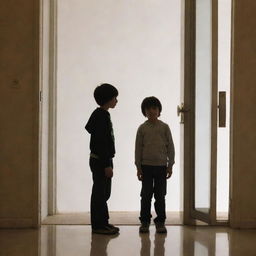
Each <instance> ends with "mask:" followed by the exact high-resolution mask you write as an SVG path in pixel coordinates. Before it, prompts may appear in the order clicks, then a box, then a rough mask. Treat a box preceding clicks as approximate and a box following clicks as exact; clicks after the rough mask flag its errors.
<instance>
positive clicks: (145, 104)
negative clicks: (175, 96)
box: [141, 96, 162, 116]
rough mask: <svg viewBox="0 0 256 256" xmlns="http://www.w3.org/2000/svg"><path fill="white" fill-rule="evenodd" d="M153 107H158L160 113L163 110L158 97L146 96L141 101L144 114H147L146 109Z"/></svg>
mask: <svg viewBox="0 0 256 256" xmlns="http://www.w3.org/2000/svg"><path fill="white" fill-rule="evenodd" d="M152 107H157V108H158V109H159V114H160V113H161V111H162V104H161V102H160V101H159V99H158V98H156V97H154V96H151V97H147V98H145V99H144V100H143V101H142V103H141V111H142V114H143V115H144V116H146V109H149V108H152Z"/></svg>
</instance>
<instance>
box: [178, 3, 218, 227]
mask: <svg viewBox="0 0 256 256" xmlns="http://www.w3.org/2000/svg"><path fill="white" fill-rule="evenodd" d="M217 3H218V0H185V70H184V73H185V74H184V76H185V80H184V104H182V105H181V106H180V107H179V108H178V112H179V113H181V116H182V119H183V121H184V223H185V224H193V223H194V222H195V220H196V219H198V220H202V221H204V222H207V223H209V224H215V223H216V162H217V159H216V158H217V157H216V156H217V110H218V106H217V92H218V89H217V42H218V38H217V32H218V27H217V24H218V22H217V14H218V11H217V10H218V8H217Z"/></svg>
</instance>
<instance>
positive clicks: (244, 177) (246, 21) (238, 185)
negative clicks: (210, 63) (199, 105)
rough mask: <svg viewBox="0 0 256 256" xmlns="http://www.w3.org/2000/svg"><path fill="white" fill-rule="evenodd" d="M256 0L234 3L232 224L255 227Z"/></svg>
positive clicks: (241, 0) (243, 0) (242, 0)
mask: <svg viewBox="0 0 256 256" xmlns="http://www.w3.org/2000/svg"><path fill="white" fill-rule="evenodd" d="M255 13H256V1H255V0H234V1H233V38H232V40H233V43H232V54H233V57H232V58H233V67H232V99H231V100H232V101H231V104H232V105H233V107H232V112H231V122H232V125H233V127H232V128H231V170H233V173H232V185H231V197H232V201H231V216H230V217H231V219H230V220H231V225H232V226H234V227H256V200H255V197H256V161H255V159H256V72H255V67H256V29H255V28H256V19H255Z"/></svg>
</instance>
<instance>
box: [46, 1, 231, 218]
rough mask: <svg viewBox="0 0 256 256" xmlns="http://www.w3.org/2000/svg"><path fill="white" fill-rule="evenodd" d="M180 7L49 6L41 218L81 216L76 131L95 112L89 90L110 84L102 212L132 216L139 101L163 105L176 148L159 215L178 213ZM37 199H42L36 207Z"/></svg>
mask: <svg viewBox="0 0 256 256" xmlns="http://www.w3.org/2000/svg"><path fill="white" fill-rule="evenodd" d="M187 2H189V1H187ZM192 2H193V1H192ZM184 3H185V2H183V1H180V0H177V1H167V0H166V1H160V2H159V1H158V2H157V3H156V2H153V1H152V2H150V3H149V2H148V1H142V2H141V1H140V2H139V3H138V2H136V1H132V2H129V3H127V2H126V1H123V3H121V2H119V4H118V5H116V3H115V2H114V1H111V2H108V3H107V4H105V5H104V4H103V5H102V4H100V3H99V2H98V1H94V2H93V3H89V2H88V3H84V1H75V2H72V4H70V1H65V0H59V1H57V0H56V1H53V2H51V4H52V6H51V7H52V13H51V14H50V17H52V18H51V22H52V24H53V26H52V30H51V31H52V35H51V38H52V41H51V42H50V44H52V45H54V47H53V48H51V49H50V50H52V51H53V52H54V53H55V54H53V55H52V57H53V59H52V61H50V63H51V65H52V68H51V69H52V70H54V74H55V75H53V76H52V78H51V81H52V85H54V86H53V87H52V88H50V91H51V90H55V91H54V93H53V94H55V96H54V95H52V99H51V100H50V104H52V105H51V106H50V117H49V119H50V121H51V124H50V127H52V131H53V132H52V133H51V132H50V137H51V139H50V140H49V145H48V146H49V149H50V150H49V152H50V154H49V157H50V160H51V161H49V162H50V164H49V177H50V178H49V180H48V181H49V182H48V187H49V190H48V192H49V193H48V196H49V204H48V213H50V214H56V213H73V212H87V211H88V210H89V200H90V188H91V176H90V171H89V166H88V155H89V151H88V144H89V137H88V135H87V134H86V132H85V130H84V125H85V123H86V121H87V118H88V117H89V114H90V113H91V112H92V111H93V109H94V108H95V107H96V105H95V103H94V100H93V97H92V94H93V89H94V88H95V86H96V85H98V84H100V83H103V82H109V83H112V84H113V85H115V86H116V87H117V88H118V89H119V93H120V96H119V104H118V106H117V108H116V109H115V110H113V111H112V112H111V115H112V121H113V124H114V129H115V136H116V146H117V155H116V159H115V170H116V172H115V177H114V182H113V189H112V197H111V200H110V202H109V207H110V211H138V210H139V191H140V184H139V182H138V181H137V180H136V172H135V166H134V164H133V162H134V160H133V154H134V153H133V152H134V139H135V133H136V128H137V127H138V125H139V124H141V123H142V122H143V121H144V118H143V116H142V114H141V113H140V103H141V101H142V99H143V98H144V97H146V96H150V95H154V96H156V97H158V98H159V99H160V100H161V102H162V103H163V112H162V116H161V118H162V120H163V121H165V122H166V123H168V124H169V126H170V128H171V130H172V133H173V138H174V143H175V148H176V158H175V162H176V163H175V166H174V175H173V177H172V178H171V180H170V181H169V182H168V196H167V198H166V202H167V211H174V212H183V164H186V163H185V162H183V154H181V151H180V143H181V141H180V137H182V136H183V132H182V130H183V124H180V123H179V122H180V119H179V117H177V115H176V106H177V105H179V104H180V102H182V101H183V100H182V97H183V92H182V90H181V89H180V88H182V87H183V73H182V69H183V64H182V62H181V59H182V56H183V55H182V50H183V46H182V43H183V42H182V25H184V24H183V20H182V19H183V18H184V17H183V16H182V13H183V8H184ZM86 5H87V6H86ZM48 7H49V6H48ZM174 10H175V12H174ZM170 13H171V15H170ZM72 17H75V19H73V18H72ZM171 49H172V51H171ZM55 71H57V72H55ZM50 72H51V70H50ZM50 95H51V93H50V94H49V96H50ZM127 106H128V107H127ZM53 109H54V110H55V111H54V114H53V113H52V112H51V110H53ZM180 160H181V161H180ZM220 165H221V163H220ZM45 198H46V195H45V196H44V200H43V201H45ZM225 207H226V204H225ZM226 208H227V207H226Z"/></svg>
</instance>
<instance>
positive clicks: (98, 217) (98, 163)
mask: <svg viewBox="0 0 256 256" xmlns="http://www.w3.org/2000/svg"><path fill="white" fill-rule="evenodd" d="M117 96H118V91H117V89H116V88H115V87H114V86H112V85H110V84H102V85H100V86H98V87H96V89H95V90H94V98H95V101H96V102H97V104H98V105H99V106H100V107H98V108H96V109H95V110H94V111H93V113H92V114H91V116H90V118H89V120H88V122H87V124H86V126H85V129H86V130H87V131H88V132H89V133H90V134H91V139H90V150H91V153H90V168H91V171H92V178H93V186H92V194H91V225H92V232H93V233H97V234H106V235H113V234H116V233H118V232H119V228H118V227H115V226H113V225H111V224H109V222H108V220H109V214H108V206H107V200H108V199H109V197H110V194H111V179H112V176H113V161H112V159H113V157H114V155H115V140H114V133H113V128H112V123H111V119H110V114H109V112H108V110H109V108H114V107H115V106H116V103H117V99H116V98H117Z"/></svg>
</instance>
